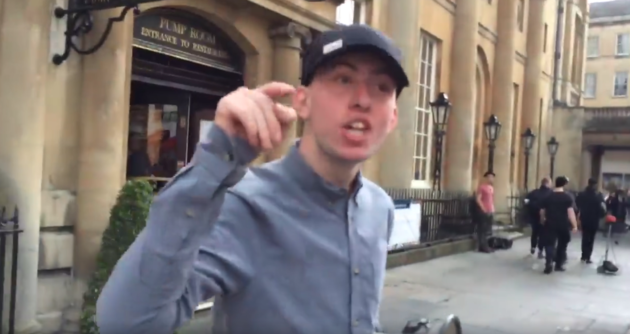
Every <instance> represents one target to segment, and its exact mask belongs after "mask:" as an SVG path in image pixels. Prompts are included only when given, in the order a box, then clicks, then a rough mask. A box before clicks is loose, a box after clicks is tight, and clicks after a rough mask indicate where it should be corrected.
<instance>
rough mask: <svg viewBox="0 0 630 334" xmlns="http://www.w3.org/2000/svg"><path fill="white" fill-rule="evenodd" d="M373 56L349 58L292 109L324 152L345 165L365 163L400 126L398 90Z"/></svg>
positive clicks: (304, 90) (300, 95)
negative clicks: (397, 125)
mask: <svg viewBox="0 0 630 334" xmlns="http://www.w3.org/2000/svg"><path fill="white" fill-rule="evenodd" d="M387 73H388V71H387V69H386V67H385V64H384V63H383V62H382V61H381V60H380V59H379V58H378V57H375V56H373V55H370V54H348V55H344V56H341V57H340V58H338V59H336V60H334V61H333V63H332V64H330V66H327V67H326V68H323V69H321V70H320V71H319V72H318V73H316V75H315V77H314V79H313V82H312V84H311V85H310V86H309V87H301V88H299V89H298V91H297V93H296V94H295V95H294V100H293V106H294V108H295V109H296V110H297V113H298V115H299V117H300V118H302V119H303V120H304V121H305V131H304V137H307V136H312V137H313V139H314V141H315V143H316V144H317V146H318V147H319V149H321V150H322V152H323V153H324V154H326V155H328V156H330V157H332V158H333V159H337V160H339V161H342V162H348V163H359V162H362V161H365V160H367V159H368V158H369V157H370V156H372V155H373V154H374V153H376V151H377V150H378V149H379V148H380V147H381V145H382V144H383V142H384V141H385V138H386V137H387V135H388V134H389V133H390V132H391V131H392V130H393V129H394V128H395V127H396V124H397V123H398V111H397V109H396V88H397V87H396V84H395V82H394V80H393V79H392V77H391V76H390V75H388V74H387Z"/></svg>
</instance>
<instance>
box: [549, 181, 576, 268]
mask: <svg viewBox="0 0 630 334" xmlns="http://www.w3.org/2000/svg"><path fill="white" fill-rule="evenodd" d="M568 183H569V179H568V178H567V177H565V176H559V177H557V178H556V181H555V188H554V189H553V191H552V192H551V193H550V194H549V195H548V196H547V197H545V199H544V200H543V201H542V205H541V206H540V207H541V209H540V219H541V222H542V224H543V238H544V245H545V259H546V262H545V270H544V273H545V274H551V273H552V272H553V270H554V269H555V271H565V269H564V264H565V263H566V261H567V247H568V246H569V242H571V231H573V232H576V231H577V228H578V226H577V219H576V216H575V210H574V208H573V198H572V197H571V196H569V194H567V193H566V192H565V191H564V188H565V187H566V186H567V184H568ZM556 243H557V246H556ZM554 263H555V267H554Z"/></svg>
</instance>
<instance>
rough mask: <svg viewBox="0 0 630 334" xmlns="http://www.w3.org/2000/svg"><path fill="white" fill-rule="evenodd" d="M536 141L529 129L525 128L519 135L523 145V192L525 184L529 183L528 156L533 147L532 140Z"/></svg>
mask: <svg viewBox="0 0 630 334" xmlns="http://www.w3.org/2000/svg"><path fill="white" fill-rule="evenodd" d="M535 139H536V135H534V132H533V131H532V129H531V128H527V130H525V132H523V134H522V135H521V142H522V143H523V152H524V153H525V174H524V177H523V183H524V185H525V190H527V183H528V181H529V154H530V153H531V151H532V148H533V147H534V140H535Z"/></svg>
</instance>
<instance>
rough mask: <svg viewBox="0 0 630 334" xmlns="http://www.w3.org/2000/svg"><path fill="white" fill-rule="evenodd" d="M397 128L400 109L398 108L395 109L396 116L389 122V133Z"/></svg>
mask: <svg viewBox="0 0 630 334" xmlns="http://www.w3.org/2000/svg"><path fill="white" fill-rule="evenodd" d="M396 126H398V108H397V107H395V108H394V115H393V117H392V118H391V119H390V121H389V127H388V129H387V132H391V131H393V130H394V129H395V128H396Z"/></svg>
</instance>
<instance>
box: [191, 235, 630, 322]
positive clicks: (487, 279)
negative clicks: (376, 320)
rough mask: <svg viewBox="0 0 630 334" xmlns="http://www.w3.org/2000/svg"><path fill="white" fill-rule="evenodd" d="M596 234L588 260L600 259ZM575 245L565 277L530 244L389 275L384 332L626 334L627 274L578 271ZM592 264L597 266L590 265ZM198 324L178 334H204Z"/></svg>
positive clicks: (627, 244) (625, 243)
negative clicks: (456, 324)
mask: <svg viewBox="0 0 630 334" xmlns="http://www.w3.org/2000/svg"><path fill="white" fill-rule="evenodd" d="M615 251H616V258H617V263H618V264H619V265H620V266H621V267H622V270H623V268H630V236H628V237H624V238H623V239H622V240H620V245H619V246H616V248H615ZM603 252H604V239H603V238H602V237H601V235H598V242H597V244H596V250H595V253H594V257H593V260H597V259H599V258H600V257H601V256H603ZM579 258H580V240H579V237H575V238H574V240H573V242H571V244H570V247H569V263H568V266H567V269H568V270H567V271H566V272H564V273H554V274H552V275H549V276H547V275H543V274H542V265H543V262H542V260H537V259H535V258H533V257H531V256H529V240H528V239H520V240H517V241H516V242H515V244H514V247H513V248H512V249H511V250H508V251H501V252H496V253H494V254H479V253H472V252H471V253H465V254H458V255H454V256H449V257H444V258H439V259H436V260H433V261H428V262H424V263H419V264H415V265H410V266H406V267H401V268H395V269H392V270H389V271H388V273H387V279H386V284H385V290H384V295H383V304H382V307H381V322H382V323H383V326H384V328H385V330H386V331H388V332H390V333H400V331H401V329H402V327H403V326H404V324H405V323H406V322H407V320H410V319H415V318H420V317H425V318H429V319H441V318H445V317H446V316H447V315H448V314H451V313H453V314H456V315H458V316H459V317H460V318H461V319H462V322H463V324H464V325H463V326H464V333H465V334H533V333H536V334H551V333H584V334H630V330H629V328H630V279H629V278H628V276H627V275H630V273H621V274H620V275H617V276H603V275H599V274H597V273H596V264H592V265H590V266H588V265H584V264H581V263H580V262H579ZM596 262H597V261H596ZM208 326H209V324H208V321H207V320H206V319H204V318H200V319H196V320H194V321H193V323H191V325H190V326H189V327H188V328H187V329H186V330H184V331H182V334H202V333H208V328H209V327H208Z"/></svg>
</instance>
